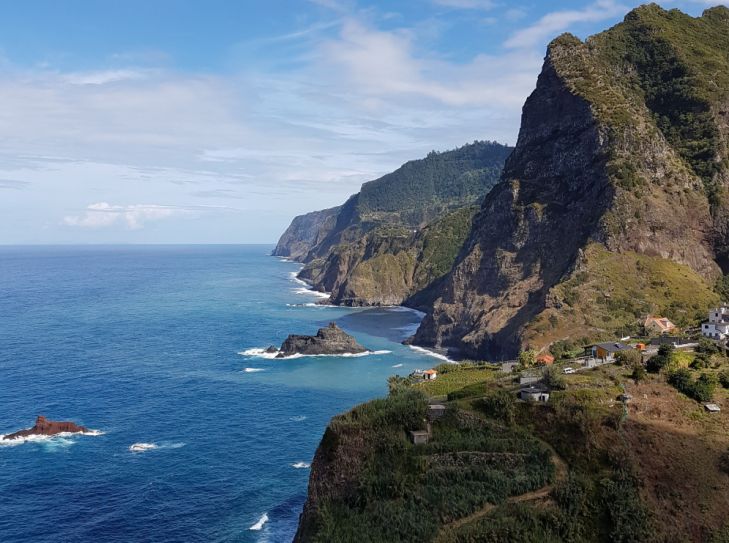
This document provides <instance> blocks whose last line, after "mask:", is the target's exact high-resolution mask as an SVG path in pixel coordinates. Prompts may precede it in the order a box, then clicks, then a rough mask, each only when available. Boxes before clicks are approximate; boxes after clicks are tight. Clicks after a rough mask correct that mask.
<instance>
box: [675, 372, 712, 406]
mask: <svg viewBox="0 0 729 543" xmlns="http://www.w3.org/2000/svg"><path fill="white" fill-rule="evenodd" d="M668 383H669V384H670V385H671V386H673V387H674V388H675V389H676V390H678V391H679V392H681V393H683V394H685V395H686V396H688V397H689V398H693V399H694V400H696V401H698V402H708V401H710V400H711V398H712V397H713V396H714V390H715V389H716V378H715V377H714V376H712V375H708V374H706V373H702V374H701V375H700V376H699V378H698V379H696V380H695V381H694V379H693V378H692V377H691V371H690V370H689V369H688V368H679V369H677V370H675V371H672V372H671V374H670V375H669V376H668Z"/></svg>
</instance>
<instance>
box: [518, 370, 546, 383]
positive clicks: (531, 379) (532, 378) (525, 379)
mask: <svg viewBox="0 0 729 543" xmlns="http://www.w3.org/2000/svg"><path fill="white" fill-rule="evenodd" d="M541 380H542V375H541V374H539V375H533V374H531V373H523V374H521V375H520V376H519V384H520V385H531V384H532V383H538V382H539V381H541Z"/></svg>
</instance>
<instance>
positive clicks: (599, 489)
mask: <svg viewBox="0 0 729 543" xmlns="http://www.w3.org/2000/svg"><path fill="white" fill-rule="evenodd" d="M685 356H686V353H680V354H677V355H676V356H675V358H672V359H671V361H670V365H674V364H680V363H681V360H683V359H684V357H685ZM711 365H712V367H714V366H716V367H717V369H716V370H707V369H701V370H687V369H683V370H681V371H683V372H688V373H689V374H691V376H690V377H689V380H694V379H705V380H706V378H705V376H704V377H700V376H699V374H700V373H705V372H707V371H708V372H709V373H714V372H715V371H726V368H727V367H729V359H727V358H725V357H724V356H723V355H714V357H713V358H712V359H711ZM439 370H441V371H440V372H439V377H438V379H437V380H436V381H431V382H426V383H419V384H412V385H409V386H408V385H406V384H398V383H393V382H391V393H390V396H389V397H388V398H385V399H380V400H375V401H373V402H369V403H367V404H364V405H360V406H357V407H356V408H354V409H353V410H352V411H351V412H349V413H346V414H344V415H341V416H338V417H335V418H334V419H333V420H332V421H331V423H330V425H329V427H328V428H327V430H326V432H325V434H324V437H323V439H322V442H321V444H320V446H319V449H318V450H317V452H316V455H315V457H314V460H313V462H312V465H311V475H310V479H309V494H308V499H307V501H306V504H305V506H304V510H303V513H302V515H301V517H300V522H299V527H298V532H297V534H296V538H295V541H296V542H297V543H313V542H322V543H324V542H326V543H337V542H341V543H344V542H349V541H365V542H372V543H374V542H385V541H387V542H396V541H397V542H413V543H415V542H417V543H427V542H431V543H472V542H477V541H478V542H481V541H485V542H497V541H498V542H502V541H503V542H511V541H534V542H536V541H539V542H542V541H549V542H557V541H568V542H605V543H608V542H616V541H621V542H631V543H632V542H634V543H638V542H640V543H649V542H651V543H653V542H655V543H660V542H667V541H686V542H696V543H705V542H719V541H726V537H727V536H728V535H729V526H728V525H727V522H726V510H727V509H726V508H727V504H729V476H727V474H728V473H729V452H727V451H728V447H729V438H728V437H727V436H728V435H729V434H728V433H727V430H729V415H727V413H726V411H727V406H728V405H729V390H727V389H723V388H718V387H713V388H712V390H713V396H714V397H713V401H715V402H717V403H718V404H720V405H721V407H722V412H721V413H714V414H709V413H707V412H706V411H705V409H704V407H703V405H701V403H699V402H697V401H695V400H694V399H692V398H689V397H687V396H685V395H684V394H682V393H681V392H679V391H678V390H676V389H675V388H673V387H672V386H670V385H669V384H668V383H670V382H672V378H671V372H670V370H669V371H667V372H665V374H649V375H648V376H646V377H644V378H642V379H640V380H636V381H634V380H632V379H627V378H626V368H625V367H624V366H617V365H612V364H608V365H605V366H602V367H600V368H597V369H595V370H591V371H581V372H579V374H577V375H569V376H564V377H561V376H560V375H559V373H557V374H556V375H555V374H552V375H551V376H550V377H549V378H548V379H545V382H548V383H549V385H548V387H547V390H549V389H550V388H551V391H550V393H549V398H548V401H546V402H543V401H539V402H537V401H534V402H530V401H518V400H517V394H518V391H519V385H518V384H517V383H515V380H514V378H513V375H511V374H499V373H497V372H496V371H494V370H493V369H492V368H489V367H484V366H482V367H479V366H475V365H462V366H455V365H453V364H449V365H444V366H442V367H439ZM709 380H710V379H709ZM667 381H668V383H667ZM617 383H620V386H619V385H618V384H617ZM464 385H466V386H464ZM625 393H627V394H628V395H629V397H630V398H632V399H628V400H626V401H625V403H624V402H623V401H620V400H619V398H623V397H625V396H623V394H625ZM427 394H438V395H442V394H443V395H447V400H445V401H444V402H442V403H445V406H446V410H445V414H442V415H440V414H434V413H431V412H429V411H428V408H427V405H426V404H427V402H428V399H427V398H426V396H425V395H427ZM426 418H427V419H429V420H430V427H429V429H430V432H429V435H428V441H427V443H424V444H418V445H415V444H413V443H412V440H411V439H409V431H411V430H423V429H426V428H428V425H427V423H426V422H425V420H426Z"/></svg>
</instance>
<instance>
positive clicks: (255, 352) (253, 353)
mask: <svg viewBox="0 0 729 543" xmlns="http://www.w3.org/2000/svg"><path fill="white" fill-rule="evenodd" d="M278 353H279V351H276V352H275V353H267V352H266V350H265V349H260V348H253V349H246V350H245V351H240V352H239V353H238V354H239V355H241V356H248V357H256V358H267V359H269V360H273V359H274V358H275V359H276V360H296V359H297V358H323V357H332V356H341V357H343V358H360V357H362V356H373V355H383V354H390V353H392V351H387V350H380V351H365V352H363V353H342V354H301V353H296V354H292V355H290V356H281V357H279V356H278ZM251 369H253V370H255V369H256V368H251ZM247 370H248V368H246V371H247Z"/></svg>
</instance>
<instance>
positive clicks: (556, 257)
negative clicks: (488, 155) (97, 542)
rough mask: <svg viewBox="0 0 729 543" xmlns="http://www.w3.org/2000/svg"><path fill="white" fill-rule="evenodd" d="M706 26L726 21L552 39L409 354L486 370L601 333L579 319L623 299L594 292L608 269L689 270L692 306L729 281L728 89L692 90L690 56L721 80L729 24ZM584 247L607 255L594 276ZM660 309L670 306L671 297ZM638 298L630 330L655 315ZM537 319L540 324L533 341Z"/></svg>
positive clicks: (638, 21) (711, 17)
mask: <svg viewBox="0 0 729 543" xmlns="http://www.w3.org/2000/svg"><path fill="white" fill-rule="evenodd" d="M717 10H719V11H717ZM717 14H718V15H721V14H729V10H726V9H724V8H721V9H720V8H715V10H714V11H711V10H710V11H709V12H707V13H705V14H704V16H702V17H699V18H692V17H689V16H688V15H684V14H681V13H679V12H676V10H672V11H671V12H667V11H664V10H663V9H661V8H660V7H659V6H657V5H655V4H653V5H649V6H643V7H641V8H638V9H636V10H634V11H633V12H631V13H630V14H629V15H628V16H627V17H626V19H625V22H624V23H621V24H620V25H617V26H616V27H614V28H612V29H610V30H608V31H606V32H604V33H602V34H599V35H597V36H593V37H591V38H589V39H588V40H587V42H584V43H583V42H581V41H580V40H579V39H577V38H575V37H574V36H570V35H563V36H560V37H559V38H557V39H556V40H554V41H553V42H552V44H550V47H549V50H548V53H547V57H546V59H545V62H544V66H543V69H542V73H541V75H540V76H539V79H538V81H537V87H536V89H535V91H534V92H533V93H532V95H531V96H530V97H529V98H528V99H527V101H526V103H525V105H524V109H523V113H522V122H521V129H520V133H519V139H518V142H517V146H516V148H515V150H514V152H513V153H512V154H511V156H510V157H509V158H508V160H507V162H506V165H505V167H504V173H503V175H502V181H501V182H500V183H499V185H497V186H496V187H495V188H494V189H492V191H491V192H490V193H489V194H488V195H487V196H486V198H485V200H484V203H483V205H482V208H481V211H480V212H479V214H478V215H477V216H476V218H475V219H474V224H473V228H472V230H471V233H470V235H469V238H468V240H467V241H466V243H465V244H464V246H463V248H462V250H461V252H460V254H459V256H458V258H457V260H456V263H455V265H454V267H453V269H452V270H451V272H450V273H449V275H448V276H446V278H445V279H444V280H443V281H442V283H441V285H440V286H439V288H438V292H437V294H436V295H435V302H434V307H433V309H432V310H431V311H430V312H429V314H428V315H427V316H426V318H425V319H424V321H423V323H422V325H421V327H420V329H419V330H418V332H417V334H416V336H415V339H414V342H415V343H416V344H419V345H423V346H427V347H440V348H450V349H452V350H454V351H458V352H460V353H461V354H462V355H464V356H467V357H472V358H478V359H492V360H493V359H508V358H512V357H514V356H515V355H516V354H517V352H518V351H519V349H520V348H523V347H524V346H525V344H527V343H528V341H533V340H534V338H537V337H538V336H539V334H542V337H544V336H546V335H547V334H548V333H549V329H550V328H559V327H560V326H562V330H565V331H566V333H571V334H575V333H577V334H580V336H577V337H585V336H590V335H598V334H600V333H608V334H610V333H613V332H614V330H605V329H604V328H603V329H602V330H600V327H599V326H596V325H592V326H586V323H587V321H588V320H589V314H588V313H589V307H590V306H592V307H596V304H599V303H604V302H605V299H608V298H609V299H610V300H611V302H610V303H612V304H613V305H614V300H615V299H616V297H619V296H621V295H622V294H626V295H625V296H624V297H623V298H624V299H630V297H631V296H630V295H628V294H629V293H621V292H619V285H618V286H617V287H615V286H614V285H615V284H616V282H615V281H613V282H612V285H613V287H611V288H613V289H614V292H607V291H605V289H602V288H601V287H602V286H604V284H605V283H603V285H601V284H600V281H604V278H605V277H606V276H608V275H609V273H610V270H611V265H612V261H611V259H610V255H621V257H622V258H623V260H625V258H626V255H628V257H629V258H633V260H634V262H635V266H634V267H633V270H630V271H629V273H631V274H638V275H640V274H644V275H645V274H646V273H647V272H646V271H645V270H647V269H650V268H651V266H646V265H645V264H646V262H647V261H646V259H649V263H655V266H653V267H656V266H659V265H660V266H663V267H664V268H665V269H669V270H673V272H675V275H681V274H685V272H684V271H683V270H684V269H688V272H690V273H691V274H694V275H693V276H692V277H695V278H696V281H695V283H697V284H698V283H701V284H702V287H701V288H702V289H703V290H702V294H706V293H707V292H710V291H711V285H713V284H714V282H715V280H716V278H717V277H718V276H720V275H721V273H722V272H724V273H726V272H727V271H729V258H727V255H729V250H728V247H729V243H728V242H727V240H728V239H729V236H728V235H727V234H726V232H729V226H728V225H729V212H728V211H727V210H729V168H727V165H728V164H729V145H728V144H727V141H729V131H728V129H727V126H729V123H727V114H726V110H727V107H726V104H727V100H726V95H727V94H729V81H728V80H727V79H728V78H724V75H723V74H725V73H726V71H724V69H722V71H721V74H722V82H721V85H719V84H718V83H717V82H716V81H714V79H715V77H714V76H712V75H711V74H704V73H703V72H702V70H705V68H704V66H703V64H702V63H701V60H700V58H696V57H694V56H692V55H694V52H693V49H690V48H688V49H687V48H686V47H687V45H686V44H691V43H694V42H697V41H700V42H701V43H702V45H703V46H706V47H707V49H708V50H711V51H712V52H715V53H716V55H717V58H720V59H721V58H723V59H724V63H725V65H729V62H727V61H726V59H727V58H729V57H727V55H728V54H729V40H727V38H726V36H727V35H729V34H728V33H729V18H728V17H725V16H724V17H719V16H718V15H717ZM681 36H690V39H687V40H683V41H682V39H681ZM692 40H693V41H692ZM726 70H728V71H729V66H726ZM712 73H713V72H712ZM717 85H719V86H717ZM686 89H690V92H692V93H693V95H692V96H691V97H690V99H686V97H685V96H684V95H683V94H682V93H685V92H687V91H686ZM697 149H698V150H700V152H699V151H697ZM595 246H599V247H601V248H602V250H603V251H606V252H607V255H608V256H607V257H605V258H603V259H602V261H601V262H600V263H599V264H598V267H597V268H596V267H594V265H593V267H590V266H591V262H589V261H588V262H582V261H581V259H580V255H581V254H583V252H585V253H587V252H589V253H590V254H593V253H595V252H596V251H595V250H592V251H588V248H590V247H595ZM631 255H632V256H631ZM672 266H673V267H672ZM681 266H683V267H686V268H680V267H681ZM580 268H581V269H580ZM570 280H571V283H570V284H572V285H577V284H585V283H586V284H590V285H593V286H591V288H592V289H593V291H592V292H588V293H587V294H586V295H585V297H586V296H588V295H589V296H591V298H590V300H589V303H588V301H586V300H582V301H580V300H574V299H571V300H568V301H565V297H564V296H557V291H560V292H563V291H564V289H563V288H561V287H560V285H565V284H567V282H568V281H570ZM647 280H648V282H649V280H650V278H649V277H647ZM601 291H603V292H601ZM663 294H665V296H666V297H667V301H666V302H664V303H666V306H668V303H670V300H671V299H672V297H674V296H675V295H676V294H677V293H671V292H668V293H663ZM663 294H662V296H663ZM640 296H641V292H640V291H639V292H636V293H633V294H632V297H633V298H634V303H633V302H628V305H631V304H632V306H631V308H630V315H631V318H632V314H633V312H637V313H639V312H640V311H645V310H643V307H645V308H646V310H648V309H647V308H649V307H651V304H654V303H656V300H657V298H654V299H648V298H645V299H641V298H640ZM705 297H706V296H704V298H705ZM662 299H663V298H662V297H661V298H660V299H659V301H660V300H662ZM673 299H675V298H673ZM555 300H558V302H559V303H555ZM580 302H581V303H582V307H579V304H580ZM547 309H549V310H550V311H551V312H550V313H549V317H551V319H552V320H551V322H545V323H543V324H542V325H541V327H540V329H539V330H537V331H536V332H535V331H534V329H533V325H534V322H535V320H537V319H538V318H541V319H542V320H543V321H546V320H547V319H546V318H544V317H545V311H546V310H547ZM698 309H699V308H697V307H693V306H690V307H689V306H687V307H685V309H684V312H685V313H687V314H688V313H690V312H698V311H697V310H698ZM617 311H620V308H617V310H616V311H613V315H614V314H615V313H616V312H617ZM674 311H675V309H674ZM627 321H628V318H627V317H626V319H625V322H627ZM530 327H532V328H530ZM566 333H565V334H563V335H562V336H561V337H565V335H566ZM553 336H554V337H553V338H552V340H554V339H560V336H559V335H557V334H556V333H554V334H553ZM573 337H574V336H573ZM542 341H543V342H547V343H548V340H545V339H542ZM539 346H541V345H539Z"/></svg>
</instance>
